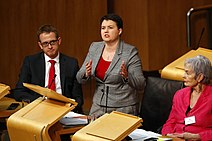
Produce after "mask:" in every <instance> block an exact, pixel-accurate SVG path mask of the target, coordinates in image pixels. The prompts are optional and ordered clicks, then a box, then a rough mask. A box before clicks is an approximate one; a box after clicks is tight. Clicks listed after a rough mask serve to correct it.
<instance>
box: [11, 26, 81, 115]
mask: <svg viewBox="0 0 212 141" xmlns="http://www.w3.org/2000/svg"><path fill="white" fill-rule="evenodd" d="M37 37H38V45H39V47H40V48H41V50H42V52H40V53H37V54H35V55H31V56H27V57H25V59H24V62H23V65H22V68H21V72H20V74H19V80H18V82H17V84H16V88H15V89H14V91H13V94H14V98H15V99H16V100H17V101H22V100H24V99H25V100H28V101H30V102H31V101H33V100H35V99H37V98H38V97H39V96H41V95H39V94H37V93H35V92H33V91H31V90H29V89H27V88H25V87H24V86H23V82H24V83H30V84H35V85H40V86H42V87H48V88H50V89H52V90H55V91H56V92H57V93H60V94H62V95H64V96H66V97H68V98H73V99H75V100H76V102H77V103H78V105H77V107H76V108H75V109H74V111H75V112H78V113H81V112H82V105H83V94H82V88H81V85H80V84H79V83H78V82H77V80H76V74H77V72H78V70H79V66H78V62H77V60H76V59H75V58H72V57H68V56H66V55H64V54H62V53H60V52H59V46H60V44H61V37H60V36H59V34H58V31H57V29H56V28H55V27H53V26H52V25H43V26H41V27H40V28H39V30H38V32H37Z"/></svg>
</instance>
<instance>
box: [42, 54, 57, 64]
mask: <svg viewBox="0 0 212 141" xmlns="http://www.w3.org/2000/svg"><path fill="white" fill-rule="evenodd" d="M59 56H60V53H58V55H57V56H56V57H55V58H54V59H51V58H50V57H49V56H47V55H46V54H45V53H44V58H45V62H48V61H49V60H54V61H55V62H56V63H58V62H59Z"/></svg>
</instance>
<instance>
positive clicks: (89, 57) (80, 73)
mask: <svg viewBox="0 0 212 141" xmlns="http://www.w3.org/2000/svg"><path fill="white" fill-rule="evenodd" d="M93 44H94V43H92V44H91V45H90V48H89V52H88V54H87V56H86V58H85V60H84V62H83V64H82V66H81V68H80V70H79V71H78V73H77V81H78V82H79V83H80V84H85V83H86V82H87V81H88V80H89V79H90V78H86V79H85V78H83V76H84V75H85V73H86V67H85V65H86V63H87V62H89V61H90V60H92V56H93V51H92V50H93Z"/></svg>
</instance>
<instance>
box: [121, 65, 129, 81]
mask: <svg viewBox="0 0 212 141" xmlns="http://www.w3.org/2000/svg"><path fill="white" fill-rule="evenodd" d="M120 74H121V76H122V77H123V78H124V79H127V78H128V72H127V67H126V65H125V63H124V61H122V63H121V72H120Z"/></svg>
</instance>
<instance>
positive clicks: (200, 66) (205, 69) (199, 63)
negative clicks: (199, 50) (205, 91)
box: [184, 55, 212, 84]
mask: <svg viewBox="0 0 212 141" xmlns="http://www.w3.org/2000/svg"><path fill="white" fill-rule="evenodd" d="M188 64H189V65H190V66H191V68H192V69H193V71H194V73H195V78H197V76H198V74H200V73H202V74H203V75H204V78H203V80H202V83H203V84H210V79H211V70H212V67H211V62H210V60H209V59H208V58H206V57H205V56H202V55H198V56H196V57H193V58H189V59H186V60H185V63H184V66H185V65H188Z"/></svg>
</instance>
